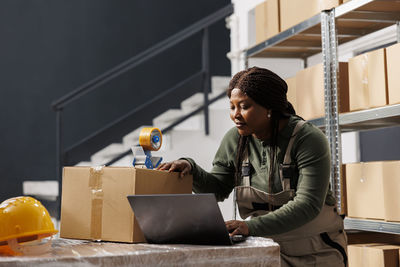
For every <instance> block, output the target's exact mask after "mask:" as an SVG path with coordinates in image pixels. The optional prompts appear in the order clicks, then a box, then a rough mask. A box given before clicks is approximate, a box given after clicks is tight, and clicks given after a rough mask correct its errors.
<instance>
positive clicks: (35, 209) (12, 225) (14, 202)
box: [0, 196, 58, 246]
mask: <svg viewBox="0 0 400 267" xmlns="http://www.w3.org/2000/svg"><path fill="white" fill-rule="evenodd" d="M57 232H58V231H57V230H56V229H54V225H53V222H52V221H51V218H50V215H49V213H48V211H47V210H46V208H45V207H44V206H43V205H42V203H40V202H39V201H38V200H36V199H34V198H32V197H25V196H23V197H14V198H10V199H7V200H5V201H3V202H2V203H1V204H0V246H3V245H7V244H8V241H9V240H12V239H16V240H17V242H18V243H22V242H27V241H32V240H37V239H41V238H45V237H48V236H52V235H54V234H56V233H57Z"/></svg>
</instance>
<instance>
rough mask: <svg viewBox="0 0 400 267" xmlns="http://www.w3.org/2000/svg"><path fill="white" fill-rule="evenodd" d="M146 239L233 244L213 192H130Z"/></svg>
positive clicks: (236, 240)
mask: <svg viewBox="0 0 400 267" xmlns="http://www.w3.org/2000/svg"><path fill="white" fill-rule="evenodd" d="M128 200H129V203H130V205H131V207H132V210H133V212H134V214H135V217H136V220H137V222H138V223H139V227H140V228H141V230H142V232H143V234H144V237H145V238H146V240H147V242H148V243H155V244H196V245H233V244H234V243H236V242H241V241H244V239H245V238H244V237H243V236H241V235H238V236H233V237H230V236H229V233H228V230H227V229H226V226H225V222H224V219H223V217H222V214H221V211H220V209H219V206H218V204H217V200H216V199H215V196H214V194H163V195H129V196H128Z"/></svg>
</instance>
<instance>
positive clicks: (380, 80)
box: [349, 48, 387, 111]
mask: <svg viewBox="0 0 400 267" xmlns="http://www.w3.org/2000/svg"><path fill="white" fill-rule="evenodd" d="M349 89H350V110H351V111H354V110H361V109H368V108H374V107H381V106H385V105H386V104H387V79H386V63H385V49H383V48H382V49H378V50H375V51H372V52H368V53H365V54H362V55H359V56H356V57H354V58H351V59H349Z"/></svg>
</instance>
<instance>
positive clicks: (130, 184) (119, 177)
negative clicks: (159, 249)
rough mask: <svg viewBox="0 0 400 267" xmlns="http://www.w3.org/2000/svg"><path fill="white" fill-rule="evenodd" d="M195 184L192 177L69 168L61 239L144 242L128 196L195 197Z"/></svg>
mask: <svg viewBox="0 0 400 267" xmlns="http://www.w3.org/2000/svg"><path fill="white" fill-rule="evenodd" d="M192 182H193V179H192V176H186V177H183V178H179V174H178V173H168V172H162V171H156V170H147V169H136V168H133V167H103V168H97V169H96V168H90V167H66V168H64V171H63V189H62V200H61V229H60V236H61V237H63V238H74V239H89V240H105V241H118V242H143V241H145V239H144V236H143V233H142V232H141V230H140V228H139V226H138V224H137V222H136V219H135V218H134V214H133V212H132V209H131V207H130V205H129V202H128V200H127V195H134V194H136V195H138V194H167V193H169V194H174V193H175V194H179V193H191V192H192ZM160 223H162V222H160Z"/></svg>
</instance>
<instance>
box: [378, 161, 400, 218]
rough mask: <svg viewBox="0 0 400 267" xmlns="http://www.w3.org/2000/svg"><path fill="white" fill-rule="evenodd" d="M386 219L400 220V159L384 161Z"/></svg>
mask: <svg viewBox="0 0 400 267" xmlns="http://www.w3.org/2000/svg"><path fill="white" fill-rule="evenodd" d="M383 177H384V183H383V191H384V194H383V196H382V198H383V199H384V201H385V220H387V221H395V222H400V206H399V205H398V198H399V196H400V161H385V162H383Z"/></svg>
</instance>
